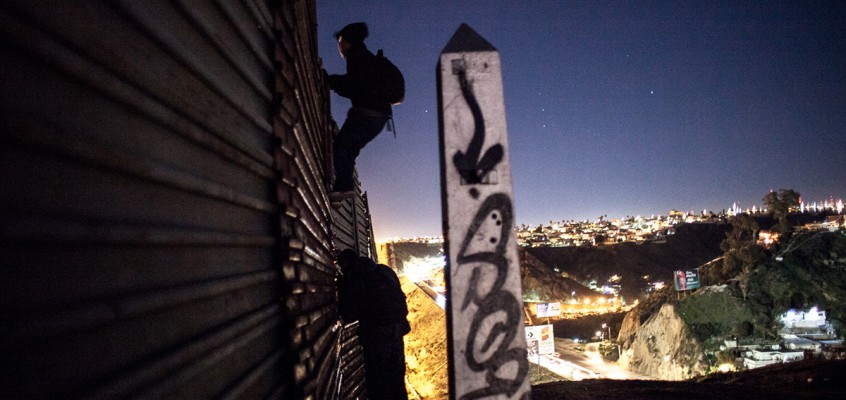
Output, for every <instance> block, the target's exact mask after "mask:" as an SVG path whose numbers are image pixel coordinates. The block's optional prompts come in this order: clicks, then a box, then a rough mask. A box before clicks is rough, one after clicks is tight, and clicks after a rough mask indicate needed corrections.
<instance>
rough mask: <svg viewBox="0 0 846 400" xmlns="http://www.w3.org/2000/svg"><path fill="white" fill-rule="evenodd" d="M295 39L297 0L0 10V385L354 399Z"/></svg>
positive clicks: (362, 217) (301, 14)
mask: <svg viewBox="0 0 846 400" xmlns="http://www.w3.org/2000/svg"><path fill="white" fill-rule="evenodd" d="M315 35H316V30H315V7H314V3H313V1H308V0H298V1H297V0H295V1H277V2H270V1H261V0H244V1H238V2H231V1H224V0H218V1H203V2H200V1H190V0H151V1H144V2H137V1H129V0H125V1H87V2H58V3H55V2H32V1H23V0H10V1H6V2H3V4H2V5H0V70H2V71H3V73H2V74H0V93H2V96H0V249H1V250H2V257H0V274H2V275H0V318H2V321H0V354H2V359H0V374H2V376H3V377H4V378H3V381H4V382H3V383H2V387H0V394H2V397H4V398H20V397H59V398H68V397H73V398H77V397H84V398H113V397H117V396H119V397H138V398H148V397H178V398H212V397H216V398H295V399H296V398H315V399H318V398H331V397H343V398H354V397H355V396H356V393H360V392H359V390H360V389H361V380H360V379H358V378H357V377H360V375H361V374H360V365H357V364H356V363H359V362H360V357H356V354H357V353H356V350H355V347H356V346H355V341H354V340H352V339H351V336H349V335H350V334H349V332H351V331H353V330H354V328H351V327H347V328H343V327H340V326H339V325H338V322H337V321H338V318H337V312H336V301H337V298H336V293H335V286H334V282H335V278H336V274H337V267H336V266H335V265H334V264H333V251H334V250H335V247H336V246H337V247H342V246H343V247H354V248H356V249H358V250H359V252H360V253H361V254H364V255H370V256H375V251H374V249H373V238H372V229H371V228H370V220H369V210H368V209H367V203H366V196H363V197H362V198H360V199H358V200H356V202H355V204H351V205H347V206H345V207H346V209H342V210H339V211H337V212H334V211H333V210H332V209H331V208H330V207H329V204H328V201H327V197H326V186H327V184H328V178H329V177H331V176H332V171H331V168H330V164H331V163H330V161H329V160H330V159H331V154H330V153H331V148H330V146H331V138H332V135H333V134H335V133H336V132H337V128H336V126H335V124H334V122H333V121H332V120H331V118H330V116H329V115H330V114H329V105H328V99H327V92H326V89H325V87H323V85H322V83H321V80H320V73H319V71H318V69H317V65H316V64H317V51H316V50H317V49H316V40H315ZM345 226H347V227H345ZM333 241H334V244H333ZM350 363H352V364H350ZM327 382H328V384H327ZM339 388H340V389H339Z"/></svg>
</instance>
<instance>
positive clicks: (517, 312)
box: [453, 63, 529, 399]
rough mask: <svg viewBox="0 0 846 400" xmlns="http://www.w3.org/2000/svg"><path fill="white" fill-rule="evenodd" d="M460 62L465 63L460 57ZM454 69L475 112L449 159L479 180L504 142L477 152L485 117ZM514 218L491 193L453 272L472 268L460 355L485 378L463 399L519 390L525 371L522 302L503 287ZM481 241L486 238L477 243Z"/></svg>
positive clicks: (466, 176)
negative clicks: (463, 143) (466, 138)
mask: <svg viewBox="0 0 846 400" xmlns="http://www.w3.org/2000/svg"><path fill="white" fill-rule="evenodd" d="M460 65H461V67H463V63H461V64H460ZM456 72H457V75H458V80H459V84H460V85H461V93H462V96H463V98H464V99H465V101H466V102H467V105H468V106H469V108H470V111H471V113H472V115H473V120H474V124H473V126H474V131H473V137H472V140H471V141H470V144H469V147H468V149H467V152H462V151H458V152H456V153H455V154H454V156H453V163H454V165H455V166H456V168H457V169H458V171H459V173H460V174H461V177H462V179H463V180H464V183H465V184H479V183H483V179H484V177H485V176H486V175H487V174H488V173H490V171H492V170H493V169H494V168H495V167H496V166H497V164H499V163H500V162H501V161H502V159H503V153H504V152H503V146H502V144H500V143H497V144H495V145H493V146H491V147H490V148H489V149H488V150H487V151H486V152H485V154H484V156H481V157H480V155H481V150H482V145H483V144H484V141H485V121H484V118H483V115H482V111H481V108H480V107H479V103H478V102H477V101H476V97H475V95H474V93H473V88H472V85H471V83H470V82H469V81H468V79H467V75H466V71H465V69H464V68H458V70H457V71H456ZM479 194H480V193H479V191H478V190H476V189H475V188H471V189H470V191H469V195H470V196H471V197H473V198H474V199H478V197H479ZM513 222H514V218H513V207H512V202H511V198H510V196H508V195H507V194H505V193H501V192H499V193H493V194H490V195H489V196H487V197H486V198H485V199H484V200H483V201H482V204H481V206H480V207H479V209H478V210H477V211H476V214H475V216H474V217H473V220H472V221H471V223H470V226H469V227H468V229H467V232H466V233H465V235H464V238H463V240H462V245H461V250H460V251H459V253H458V257H457V259H456V262H457V266H456V268H455V271H454V272H453V274H457V273H458V271H459V270H463V269H466V268H468V267H469V268H472V272H471V274H470V280H469V285H468V286H467V292H466V293H465V294H464V298H463V301H462V302H461V310H462V311H465V310H467V308H468V307H469V306H470V305H471V304H473V305H475V306H476V312H475V314H474V315H473V316H472V322H471V324H470V329H469V332H468V335H467V341H466V345H465V353H464V358H465V361H466V362H467V366H468V367H469V368H470V369H471V370H473V371H475V372H483V373H484V374H485V382H486V384H487V386H486V387H483V388H480V389H476V390H474V391H472V392H469V393H466V394H464V395H463V396H462V397H461V398H462V399H477V398H484V397H489V396H494V395H498V394H506V395H508V396H509V397H510V396H513V395H514V394H515V393H517V392H518V391H519V390H520V388H521V387H522V385H523V382H524V380H525V378H526V374H528V365H527V364H526V363H525V362H522V361H525V358H526V349H525V348H522V347H511V346H512V343H513V341H514V339H515V338H516V337H517V334H518V333H520V332H518V330H519V329H518V327H519V323H520V320H521V318H522V305H521V302H520V299H518V298H517V296H515V295H514V293H512V292H510V291H508V290H506V289H505V288H504V286H505V282H506V279H507V277H508V273H509V268H510V265H511V263H510V262H509V260H508V257H507V250H508V247H507V246H508V241H509V238H510V237H511V232H510V229H511V226H512V225H513ZM479 243H484V244H483V245H481V246H480V245H479ZM490 269H493V271H494V273H495V275H494V278H493V283H492V284H483V282H482V281H483V271H488V270H490ZM503 315H504V319H503ZM508 364H511V365H512V366H515V365H516V366H517V368H516V372H515V373H513V377H504V376H502V375H503V369H504V367H505V366H506V365H508ZM509 371H511V370H509ZM506 375H512V374H510V373H509V374H506ZM528 395H529V394H528V392H527V393H525V394H524V396H523V397H526V398H527V397H528Z"/></svg>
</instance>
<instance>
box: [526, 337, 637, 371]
mask: <svg viewBox="0 0 846 400" xmlns="http://www.w3.org/2000/svg"><path fill="white" fill-rule="evenodd" d="M579 346H582V345H580V344H577V343H574V342H573V341H572V340H570V339H559V338H555V351H556V352H558V354H559V357H554V356H551V355H544V356H540V357H531V358H530V359H529V361H531V362H532V363H535V364H537V363H538V362H540V365H541V366H542V367H544V368H546V369H548V370H550V371H552V372H553V373H554V374H557V375H559V376H561V377H563V378H565V379H568V380H574V381H580V380H582V379H643V380H650V379H652V378H650V377H647V376H643V375H640V374H637V373H634V372H631V371H628V370H625V369H623V368H622V367H620V366H619V365H617V364H616V363H613V362H608V361H605V360H604V359H603V358H602V356H600V355H599V353H598V352H597V351H596V349H597V347H598V343H588V344H587V345H586V348H585V351H584V352H581V351H579V350H577V347H579Z"/></svg>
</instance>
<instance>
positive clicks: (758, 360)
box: [743, 350, 805, 369]
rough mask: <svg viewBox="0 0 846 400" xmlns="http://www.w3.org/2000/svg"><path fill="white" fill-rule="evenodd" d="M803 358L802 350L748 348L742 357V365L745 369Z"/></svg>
mask: <svg viewBox="0 0 846 400" xmlns="http://www.w3.org/2000/svg"><path fill="white" fill-rule="evenodd" d="M804 358H805V352H804V351H780V350H750V351H748V352H746V355H745V356H744V357H743V366H744V367H746V368H747V369H753V368H761V367H765V366H767V365H772V364H781V363H787V362H791V361H799V360H802V359H804Z"/></svg>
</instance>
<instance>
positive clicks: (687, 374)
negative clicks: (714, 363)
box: [619, 303, 708, 380]
mask: <svg viewBox="0 0 846 400" xmlns="http://www.w3.org/2000/svg"><path fill="white" fill-rule="evenodd" d="M640 316H641V315H640V314H638V313H636V312H631V313H629V314H627V315H626V317H625V318H624V319H623V326H622V328H621V329H620V337H619V338H620V341H621V343H620V345H621V347H622V354H621V355H620V359H619V363H620V365H621V366H623V367H624V368H627V369H629V370H631V371H635V372H637V373H640V374H643V375H648V376H652V377H655V378H657V379H663V380H682V379H688V378H692V377H694V376H698V375H702V374H704V373H705V372H707V370H708V365H707V361H706V360H705V358H704V357H703V354H704V351H703V348H702V345H701V344H700V343H699V341H698V340H697V339H696V338H695V337H694V335H692V332H691V330H690V328H689V327H688V325H687V324H686V323H685V322H684V321H683V320H682V319H681V318H680V317H679V315H678V314H677V313H676V308H675V306H674V305H673V304H670V303H665V304H664V305H662V306H661V307H660V309H659V310H658V312H657V313H654V314H652V315H650V316H649V317H648V318H647V319H646V321H643V322H641V321H640Z"/></svg>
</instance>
